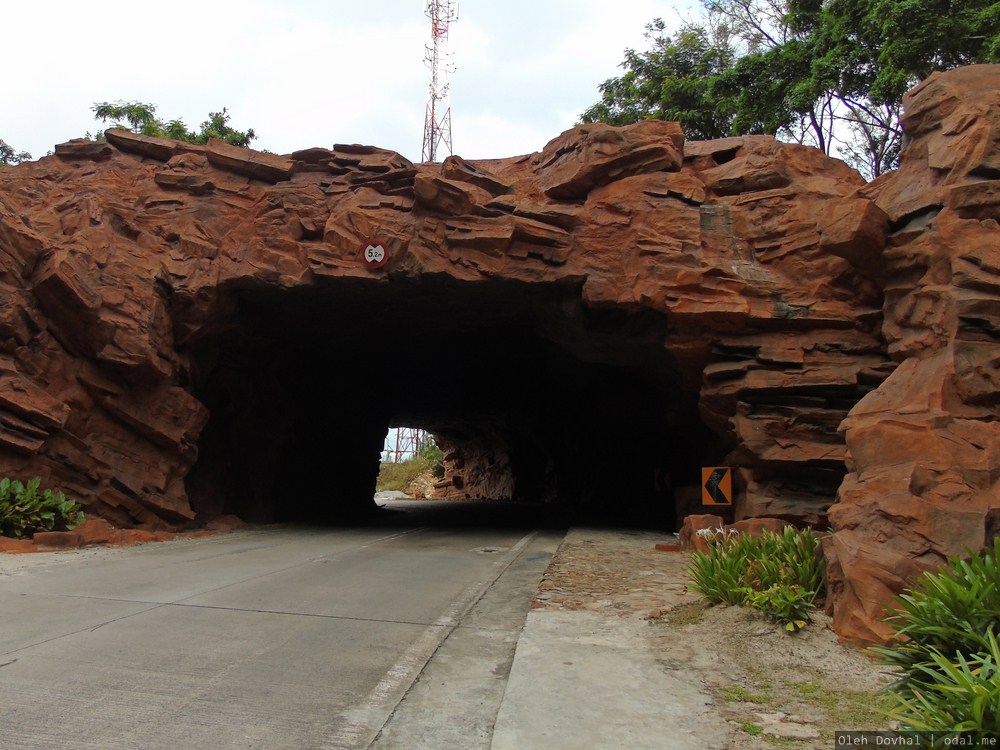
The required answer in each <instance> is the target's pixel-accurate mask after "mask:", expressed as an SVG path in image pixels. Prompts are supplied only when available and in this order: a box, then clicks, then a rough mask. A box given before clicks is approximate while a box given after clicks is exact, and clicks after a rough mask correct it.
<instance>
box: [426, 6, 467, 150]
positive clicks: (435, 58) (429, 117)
mask: <svg viewBox="0 0 1000 750" xmlns="http://www.w3.org/2000/svg"><path fill="white" fill-rule="evenodd" d="M424 12H425V13H426V14H427V17H428V18H430V19H431V43H430V44H429V45H427V46H426V47H425V48H424V49H425V51H424V63H425V64H426V65H427V67H428V68H430V70H431V83H430V86H428V88H427V113H426V115H425V116H424V147H423V150H422V152H421V157H420V158H421V161H437V151H438V146H440V145H441V144H442V143H443V144H444V145H445V146H447V148H448V154H449V155H451V104H450V103H449V96H448V88H449V84H448V74H449V73H452V72H454V70H455V67H454V66H453V65H451V64H449V63H448V62H447V57H448V55H447V53H446V52H445V51H444V46H445V44H446V43H447V41H448V27H449V26H450V25H451V24H452V23H454V22H455V21H457V20H458V5H457V4H455V3H452V2H451V0H427V8H426V10H425V11H424Z"/></svg>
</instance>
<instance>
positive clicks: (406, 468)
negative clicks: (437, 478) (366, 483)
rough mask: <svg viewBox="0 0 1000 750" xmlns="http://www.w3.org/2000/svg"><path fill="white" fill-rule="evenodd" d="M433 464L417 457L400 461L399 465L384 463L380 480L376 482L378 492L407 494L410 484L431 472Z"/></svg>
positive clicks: (380, 471) (380, 468) (380, 470)
mask: <svg viewBox="0 0 1000 750" xmlns="http://www.w3.org/2000/svg"><path fill="white" fill-rule="evenodd" d="M432 469H433V464H432V463H431V462H430V461H428V460H427V459H426V458H423V457H421V456H417V457H416V458H411V459H409V460H407V461H400V462H399V463H398V464H389V463H383V464H382V465H381V467H379V472H378V479H377V480H375V491H376V492H387V491H389V490H398V491H399V492H405V491H406V488H407V487H409V485H410V482H412V481H413V480H414V479H416V478H417V477H418V476H420V475H421V474H423V473H424V472H425V471H431V470H432Z"/></svg>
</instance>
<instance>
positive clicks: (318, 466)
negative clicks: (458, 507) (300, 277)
mask: <svg viewBox="0 0 1000 750" xmlns="http://www.w3.org/2000/svg"><path fill="white" fill-rule="evenodd" d="M232 293H233V298H234V299H235V300H236V302H235V304H234V307H233V310H232V314H231V315H230V316H229V317H228V319H227V320H226V321H225V325H224V326H220V329H219V330H218V331H216V332H214V333H213V334H211V335H209V336H204V337H202V338H200V339H199V340H197V341H195V342H193V343H192V344H191V349H190V354H191V357H192V361H193V362H194V366H193V367H192V377H193V378H194V380H195V382H194V383H193V384H192V385H193V387H194V392H195V394H196V395H197V397H198V398H199V399H200V400H202V401H203V402H204V403H205V404H206V406H207V407H208V408H209V410H210V412H211V415H212V416H211V419H210V421H209V424H208V426H207V427H206V429H205V431H204V433H203V435H202V437H201V439H200V442H199V458H198V461H197V463H196V464H195V466H194V467H193V469H192V471H191V473H190V475H189V477H188V482H187V489H188V493H189V496H190V498H191V502H192V507H193V508H194V509H195V510H196V511H197V512H198V513H199V514H200V515H203V516H206V517H209V516H212V515H216V514H218V513H233V514H236V515H239V516H241V517H243V518H245V519H247V520H252V521H283V520H301V521H310V522H335V521H338V520H341V519H347V518H353V517H355V516H356V515H357V514H359V513H364V512H367V511H369V510H371V509H372V507H373V500H372V498H373V493H374V485H375V478H376V476H377V474H378V470H379V460H380V456H381V452H382V448H383V442H384V438H385V435H386V430H387V428H388V426H389V425H390V424H409V425H414V426H419V427H421V428H423V429H425V430H427V431H428V432H430V433H432V434H434V435H435V436H436V437H437V439H438V441H439V443H440V444H441V447H442V449H443V451H444V452H445V455H446V460H445V477H444V486H443V488H442V494H443V496H445V497H454V498H485V499H497V500H501V499H513V500H518V501H524V502H538V503H549V504H553V505H554V506H556V507H557V508H559V509H560V510H564V511H565V512H566V513H567V514H571V515H573V516H574V517H578V516H580V515H586V516H591V517H592V516H594V515H599V516H605V517H612V518H619V517H621V518H628V519H629V520H631V521H641V522H645V523H652V524H655V525H657V526H660V527H666V528H672V527H673V526H674V525H675V523H676V521H677V520H678V519H677V511H676V502H675V493H674V489H675V488H676V487H677V486H680V485H685V484H687V485H690V484H695V483H697V476H698V467H699V466H700V465H701V464H702V463H703V462H704V461H705V460H708V459H709V458H713V459H717V458H719V457H721V454H720V450H721V448H720V446H719V445H717V440H716V439H715V438H714V437H713V436H712V434H711V433H710V432H709V431H708V430H707V429H706V428H705V427H704V426H703V425H702V423H701V421H700V419H699V417H698V405H697V401H698V394H697V391H685V390H683V389H682V388H681V387H680V386H679V385H678V378H677V375H678V373H677V365H676V363H674V362H673V361H672V359H671V357H670V356H668V354H667V352H666V350H665V349H664V346H663V339H664V336H665V332H666V330H667V327H666V322H665V320H664V319H663V318H662V317H661V316H658V315H654V314H651V313H648V312H644V313H641V314H624V313H622V312H621V311H616V310H607V311H602V310H590V309H586V308H585V307H584V306H582V305H581V303H580V299H579V290H578V289H577V288H574V287H566V286H562V287H560V286H545V287H539V286H537V285H532V286H529V285H525V284H517V283H510V282H507V283H499V282H498V283H478V284H464V285H463V284H461V283H458V282H455V281H453V280H441V281H438V282H436V283H435V282H434V281H431V280H428V279H426V278H424V279H423V280H422V281H421V282H420V283H419V284H416V283H414V284H410V285H407V284H393V286H392V287H388V286H386V285H381V284H376V283H371V282H368V281H367V280H353V281H352V280H340V281H337V282H334V283H332V284H330V285H329V287H327V288H322V289H319V288H309V289H294V290H288V291H283V292H275V291H274V290H273V288H270V289H267V290H263V289H253V288H248V289H241V290H236V291H233V292H232Z"/></svg>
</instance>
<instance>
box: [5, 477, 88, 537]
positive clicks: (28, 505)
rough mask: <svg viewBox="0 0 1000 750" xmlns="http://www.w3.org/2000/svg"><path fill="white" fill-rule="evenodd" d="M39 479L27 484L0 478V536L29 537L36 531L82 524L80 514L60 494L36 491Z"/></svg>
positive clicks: (77, 507)
mask: <svg viewBox="0 0 1000 750" xmlns="http://www.w3.org/2000/svg"><path fill="white" fill-rule="evenodd" d="M40 484H41V479H39V478H38V477H35V478H34V479H32V480H30V481H29V482H28V483H27V484H23V483H22V482H20V481H18V480H16V479H14V480H11V479H9V478H6V477H5V478H3V479H0V534H2V535H3V536H13V537H23V536H31V535H33V534H34V533H35V532H36V531H67V530H69V529H72V528H73V527H74V526H76V525H77V524H79V523H80V522H81V521H83V511H82V510H80V506H79V505H77V504H76V503H75V502H73V501H72V500H67V499H66V496H65V495H64V494H63V493H62V492H53V491H52V490H50V489H46V490H44V491H42V492H39V489H38V488H39V485H40Z"/></svg>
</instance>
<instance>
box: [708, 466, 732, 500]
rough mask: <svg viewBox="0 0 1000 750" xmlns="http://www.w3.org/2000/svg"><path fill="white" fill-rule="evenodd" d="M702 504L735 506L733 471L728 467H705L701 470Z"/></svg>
mask: <svg viewBox="0 0 1000 750" xmlns="http://www.w3.org/2000/svg"><path fill="white" fill-rule="evenodd" d="M701 504H702V505H732V504H733V470H732V469H731V468H730V467H728V466H703V467H702V469H701Z"/></svg>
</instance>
